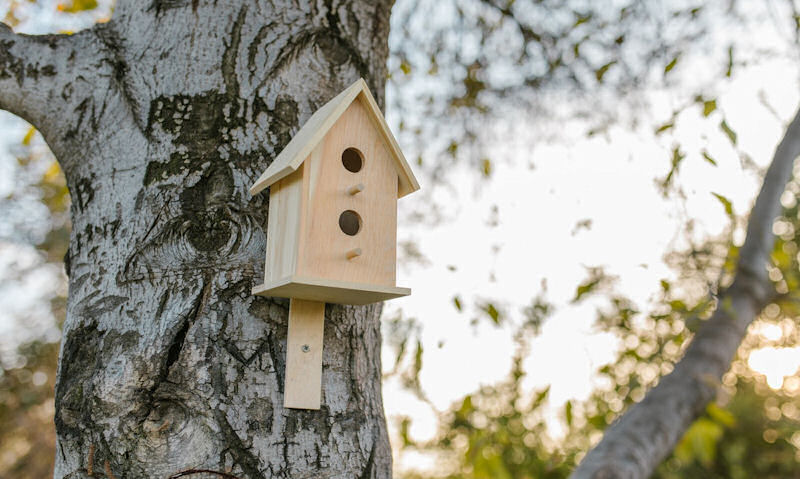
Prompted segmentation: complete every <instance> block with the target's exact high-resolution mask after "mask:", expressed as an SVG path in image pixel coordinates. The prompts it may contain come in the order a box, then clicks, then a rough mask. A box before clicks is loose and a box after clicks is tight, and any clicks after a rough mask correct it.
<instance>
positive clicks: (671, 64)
mask: <svg viewBox="0 0 800 479" xmlns="http://www.w3.org/2000/svg"><path fill="white" fill-rule="evenodd" d="M679 58H680V55H675V58H673V59H672V60H670V62H669V63H667V66H665V67H664V75H666V74H667V73H669V72H671V71H672V69H673V68H675V65H677V64H678V59H679Z"/></svg>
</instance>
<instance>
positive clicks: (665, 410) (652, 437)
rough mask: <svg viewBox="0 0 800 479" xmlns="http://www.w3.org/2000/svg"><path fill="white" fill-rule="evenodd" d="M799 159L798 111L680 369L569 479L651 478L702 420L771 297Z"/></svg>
mask: <svg viewBox="0 0 800 479" xmlns="http://www.w3.org/2000/svg"><path fill="white" fill-rule="evenodd" d="M798 155H800V111H798V112H797V113H796V115H795V118H794V119H793V120H792V122H791V123H790V124H789V126H788V127H787V129H786V132H785V134H784V137H783V139H782V140H781V142H780V144H779V145H778V148H777V149H776V150H775V155H774V157H773V160H772V164H771V165H770V167H769V169H768V170H767V174H766V176H765V177H764V182H763V185H762V187H761V191H760V193H759V194H758V198H757V199H756V202H755V205H754V206H753V209H752V211H751V213H750V220H749V224H748V228H747V239H746V240H745V243H744V245H743V246H742V248H741V250H740V257H739V263H738V265H737V273H736V277H735V278H734V281H733V284H732V285H731V287H730V288H728V290H727V291H725V292H724V293H723V294H722V295H721V296H720V298H719V302H718V304H719V306H718V308H717V310H716V311H715V312H714V314H713V315H712V316H711V318H710V319H709V320H707V321H705V322H704V324H703V326H702V327H701V328H700V330H699V331H698V332H697V334H696V335H695V337H694V339H693V340H692V343H691V344H690V345H689V347H688V349H687V351H686V354H685V355H684V357H683V358H682V359H681V360H680V361H679V362H678V364H677V365H676V366H675V369H674V370H673V371H672V372H671V373H670V374H668V375H667V376H665V377H664V378H662V379H661V381H660V382H659V384H658V385H657V386H656V387H655V388H653V389H652V390H650V392H648V393H647V396H646V397H645V398H644V400H642V401H641V402H639V403H638V404H634V405H633V406H632V407H631V408H630V409H629V410H628V411H627V412H626V413H625V414H623V415H622V417H621V418H619V420H617V422H615V423H614V424H612V425H611V427H609V428H608V430H607V431H606V433H605V434H604V436H603V439H602V440H601V441H600V443H599V444H597V446H595V448H594V449H592V450H591V451H590V452H589V454H588V455H587V456H586V458H585V459H584V460H583V462H582V463H581V464H580V466H579V467H578V468H577V469H576V470H575V472H574V473H573V474H572V476H571V477H572V478H573V479H584V478H594V479H596V478H612V477H614V478H617V477H619V478H646V477H649V476H650V475H651V474H652V472H653V471H654V470H655V468H656V467H657V466H658V464H659V463H660V462H661V461H662V460H663V459H664V458H665V457H666V456H667V455H668V454H669V453H670V452H671V451H672V449H673V448H674V447H675V444H676V443H677V442H678V440H679V439H680V438H681V436H682V435H683V434H684V432H685V431H686V430H687V429H688V427H689V426H690V425H691V423H692V422H693V421H694V420H695V419H697V417H698V416H699V415H700V414H701V413H702V412H703V410H704V409H705V406H706V405H707V404H708V402H709V401H711V400H712V399H713V398H714V396H715V394H716V391H717V387H718V385H719V383H720V380H721V378H722V375H723V374H725V372H726V371H727V370H728V368H729V367H730V363H731V361H732V360H733V358H734V356H735V354H736V351H737V349H738V347H739V344H740V343H741V341H742V339H743V338H744V335H745V334H746V331H747V327H748V326H749V325H750V323H752V322H753V320H754V319H755V318H756V317H757V316H758V314H759V312H760V311H761V310H762V309H763V308H764V306H766V305H767V304H768V303H769V302H770V301H771V300H772V299H773V296H774V292H773V291H772V286H771V283H770V282H769V278H768V276H767V270H766V266H767V263H768V261H769V255H770V251H771V250H772V247H773V246H774V242H775V238H774V236H773V234H772V224H773V222H774V220H775V218H776V216H778V214H779V213H780V210H781V204H780V197H781V194H782V193H783V191H784V190H785V188H786V183H787V182H788V181H789V180H790V179H791V176H792V167H793V165H794V160H795V159H796V158H797V157H798Z"/></svg>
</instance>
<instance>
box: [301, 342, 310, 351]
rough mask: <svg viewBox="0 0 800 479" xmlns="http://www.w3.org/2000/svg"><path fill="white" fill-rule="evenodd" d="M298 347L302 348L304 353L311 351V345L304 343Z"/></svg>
mask: <svg viewBox="0 0 800 479" xmlns="http://www.w3.org/2000/svg"><path fill="white" fill-rule="evenodd" d="M300 349H302V350H303V352H304V353H307V352H309V351H311V346H309V345H308V344H304V345H302V346H301V347H300Z"/></svg>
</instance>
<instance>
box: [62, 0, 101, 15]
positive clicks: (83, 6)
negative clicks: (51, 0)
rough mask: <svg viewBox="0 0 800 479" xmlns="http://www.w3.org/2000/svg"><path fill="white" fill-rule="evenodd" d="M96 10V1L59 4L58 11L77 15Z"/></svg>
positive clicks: (74, 1) (83, 0)
mask: <svg viewBox="0 0 800 479" xmlns="http://www.w3.org/2000/svg"><path fill="white" fill-rule="evenodd" d="M95 8H97V0H72V1H71V2H69V3H66V2H65V3H59V4H58V10H59V11H60V12H64V13H79V12H84V11H86V10H94V9H95Z"/></svg>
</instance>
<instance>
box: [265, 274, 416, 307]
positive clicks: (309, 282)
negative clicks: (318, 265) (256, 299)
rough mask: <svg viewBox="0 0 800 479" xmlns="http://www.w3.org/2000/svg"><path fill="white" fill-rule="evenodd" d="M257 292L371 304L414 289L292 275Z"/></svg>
mask: <svg viewBox="0 0 800 479" xmlns="http://www.w3.org/2000/svg"><path fill="white" fill-rule="evenodd" d="M253 294H255V295H257V296H277V297H279V298H298V299H307V300H310V301H323V302H326V303H335V304H370V303H377V302H379V301H386V300H389V299H394V298H399V297H401V296H408V295H409V294H411V290H410V289H408V288H400V287H397V286H380V285H375V284H364V283H352V282H348V281H336V280H331V279H320V278H303V277H299V276H290V277H287V278H283V279H281V280H278V281H275V282H272V283H267V284H260V285H258V286H256V287H254V288H253Z"/></svg>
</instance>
